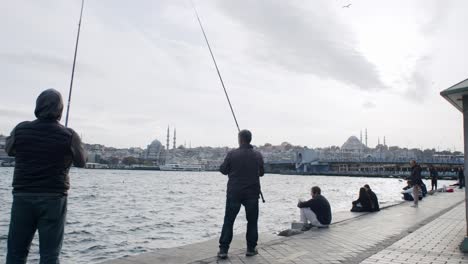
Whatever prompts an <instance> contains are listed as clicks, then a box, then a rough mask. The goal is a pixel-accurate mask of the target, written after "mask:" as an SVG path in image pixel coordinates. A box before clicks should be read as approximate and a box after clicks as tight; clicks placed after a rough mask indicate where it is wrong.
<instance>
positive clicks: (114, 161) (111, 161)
mask: <svg viewBox="0 0 468 264" xmlns="http://www.w3.org/2000/svg"><path fill="white" fill-rule="evenodd" d="M119 162H120V160H119V158H117V157H113V156H112V157H110V159H109V164H111V165H118V164H119Z"/></svg>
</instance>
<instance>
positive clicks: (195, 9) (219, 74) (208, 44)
mask: <svg viewBox="0 0 468 264" xmlns="http://www.w3.org/2000/svg"><path fill="white" fill-rule="evenodd" d="M190 2H191V3H192V7H193V10H194V11H195V15H196V16H197V20H198V24H199V25H200V28H201V31H202V33H203V36H204V37H205V42H206V45H207V46H208V50H209V51H210V54H211V58H212V59H213V63H214V65H215V68H216V72H217V73H218V77H219V80H220V81H221V85H222V86H223V90H224V94H225V95H226V99H227V101H228V104H229V108H230V109H231V113H232V117H234V122H236V127H237V130H238V131H239V132H240V128H239V123H238V122H237V118H236V114H235V113H234V109H233V108H232V104H231V100H230V99H229V95H228V93H227V90H226V86H224V81H223V77H221V72H220V71H219V68H218V64H217V63H216V59H215V57H214V55H213V51H212V50H211V46H210V43H209V42H208V38H207V37H206V33H205V29H203V25H202V22H201V20H200V16H199V15H198V12H197V8H196V7H195V4H194V3H193V0H190Z"/></svg>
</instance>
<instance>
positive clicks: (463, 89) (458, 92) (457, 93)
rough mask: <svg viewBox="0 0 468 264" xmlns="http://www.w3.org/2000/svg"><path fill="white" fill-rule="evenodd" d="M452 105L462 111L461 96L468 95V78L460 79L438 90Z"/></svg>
mask: <svg viewBox="0 0 468 264" xmlns="http://www.w3.org/2000/svg"><path fill="white" fill-rule="evenodd" d="M440 95H441V96H442V97H444V98H445V99H447V101H449V102H450V103H451V104H452V105H453V106H455V107H456V108H457V109H458V110H460V111H462V112H463V100H462V99H463V96H465V95H468V79H466V80H464V81H461V82H459V83H457V84H455V85H453V86H451V87H449V88H447V89H445V90H443V91H442V92H440Z"/></svg>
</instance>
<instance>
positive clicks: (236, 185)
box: [220, 144, 264, 200]
mask: <svg viewBox="0 0 468 264" xmlns="http://www.w3.org/2000/svg"><path fill="white" fill-rule="evenodd" d="M263 166H264V164H263V157H262V154H261V153H260V152H258V151H255V150H254V149H253V147H252V145H250V144H246V145H242V146H240V147H239V148H238V149H235V150H232V151H230V152H229V153H228V154H227V156H226V158H225V159H224V162H223V164H221V167H220V171H221V173H222V174H224V175H228V177H229V180H228V184H227V196H228V197H231V198H234V199H239V200H243V199H246V200H249V199H258V198H259V195H260V178H259V177H261V176H263V174H264V167H263Z"/></svg>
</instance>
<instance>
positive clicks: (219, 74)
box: [190, 0, 265, 202]
mask: <svg viewBox="0 0 468 264" xmlns="http://www.w3.org/2000/svg"><path fill="white" fill-rule="evenodd" d="M190 3H192V7H193V10H194V11H195V15H196V16H197V20H198V24H199V25H200V28H201V31H202V33H203V37H205V42H206V45H207V46H208V50H209V51H210V55H211V58H212V59H213V63H214V66H215V68H216V72H217V73H218V77H219V81H220V82H221V85H222V86H223V90H224V94H225V95H226V99H227V101H228V104H229V108H230V109H231V113H232V117H233V118H234V122H235V123H236V127H237V131H239V132H240V128H239V123H238V122H237V118H236V114H235V113H234V109H233V108H232V104H231V100H230V99H229V95H228V93H227V90H226V86H225V85H224V81H223V77H221V72H220V71H219V68H218V64H217V63H216V59H215V57H214V55H213V51H212V50H211V46H210V42H209V41H208V37H207V36H206V33H205V29H204V28H203V25H202V22H201V20H200V16H199V15H198V11H197V8H196V7H195V3H194V2H193V0H190ZM260 197H261V198H262V202H265V198H263V193H262V190H260Z"/></svg>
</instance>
